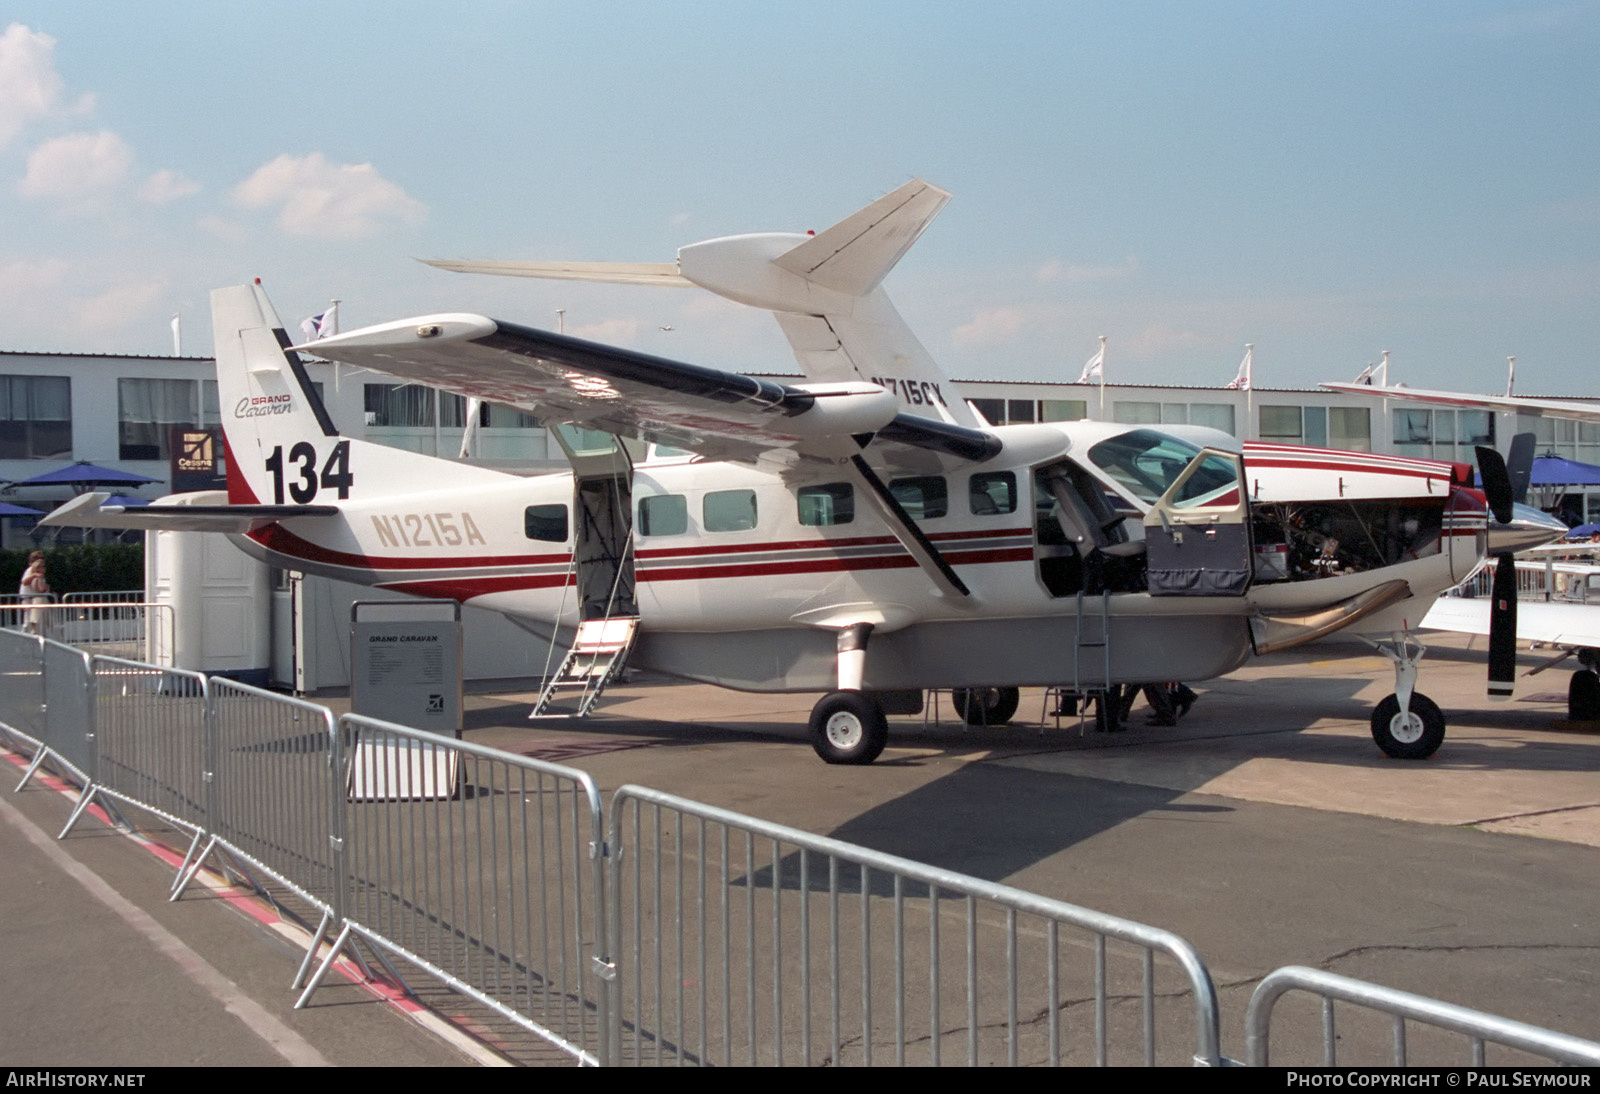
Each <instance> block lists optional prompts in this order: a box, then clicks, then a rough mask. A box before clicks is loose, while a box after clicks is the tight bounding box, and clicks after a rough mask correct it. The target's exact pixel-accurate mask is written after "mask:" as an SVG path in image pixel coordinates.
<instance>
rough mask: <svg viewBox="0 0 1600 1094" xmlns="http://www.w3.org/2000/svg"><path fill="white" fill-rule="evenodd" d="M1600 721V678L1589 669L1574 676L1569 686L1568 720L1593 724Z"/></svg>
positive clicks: (1580, 670) (1581, 670)
mask: <svg viewBox="0 0 1600 1094" xmlns="http://www.w3.org/2000/svg"><path fill="white" fill-rule="evenodd" d="M1597 719H1600V676H1596V675H1595V674H1594V673H1593V672H1591V671H1590V670H1589V669H1579V670H1578V671H1577V672H1575V673H1573V674H1572V682H1571V683H1569V684H1568V685H1567V720H1568V721H1572V722H1593V721H1595V720H1597Z"/></svg>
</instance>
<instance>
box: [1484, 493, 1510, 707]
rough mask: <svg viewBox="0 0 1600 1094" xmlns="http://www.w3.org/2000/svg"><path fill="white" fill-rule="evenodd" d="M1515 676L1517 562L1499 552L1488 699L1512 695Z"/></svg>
mask: <svg viewBox="0 0 1600 1094" xmlns="http://www.w3.org/2000/svg"><path fill="white" fill-rule="evenodd" d="M1485 478H1486V479H1487V476H1485ZM1516 679H1517V565H1516V561H1515V559H1514V558H1513V557H1512V556H1511V555H1496V556H1495V557H1494V593H1493V599H1492V600H1491V601H1490V603H1489V698H1491V699H1502V700H1504V699H1509V698H1511V693H1512V690H1513V688H1514V686H1515V683H1516Z"/></svg>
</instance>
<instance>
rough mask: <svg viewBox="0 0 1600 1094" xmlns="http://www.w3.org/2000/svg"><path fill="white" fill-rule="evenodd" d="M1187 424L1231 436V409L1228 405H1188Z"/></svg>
mask: <svg viewBox="0 0 1600 1094" xmlns="http://www.w3.org/2000/svg"><path fill="white" fill-rule="evenodd" d="M1189 424H1190V425H1203V426H1207V427H1209V428H1211V429H1220V430H1222V431H1223V432H1224V433H1229V434H1233V435H1234V436H1237V435H1238V434H1236V433H1234V429H1233V407H1232V405H1230V404H1228V403H1190V404H1189Z"/></svg>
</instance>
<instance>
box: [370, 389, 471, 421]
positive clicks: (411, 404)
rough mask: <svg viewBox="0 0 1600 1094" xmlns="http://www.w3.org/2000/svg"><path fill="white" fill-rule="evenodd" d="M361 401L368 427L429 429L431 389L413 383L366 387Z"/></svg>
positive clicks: (431, 410)
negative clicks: (362, 401)
mask: <svg viewBox="0 0 1600 1094" xmlns="http://www.w3.org/2000/svg"><path fill="white" fill-rule="evenodd" d="M451 398H459V396H451ZM362 399H363V400H364V407H363V409H365V411H366V417H367V425H368V426H369V427H372V426H376V427H378V428H380V429H382V428H388V427H392V426H405V427H412V428H417V427H430V428H431V427H432V425H433V389H432V388H426V387H418V386H417V385H416V384H367V385H366V388H365V390H364V391H363V392H362Z"/></svg>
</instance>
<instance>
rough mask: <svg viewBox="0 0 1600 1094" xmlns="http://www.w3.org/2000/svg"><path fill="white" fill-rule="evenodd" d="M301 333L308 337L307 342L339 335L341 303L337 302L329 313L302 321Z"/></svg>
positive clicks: (330, 308) (329, 309)
mask: <svg viewBox="0 0 1600 1094" xmlns="http://www.w3.org/2000/svg"><path fill="white" fill-rule="evenodd" d="M300 332H301V333H302V334H304V335H305V336H306V341H308V342H315V341H316V340H317V339H318V338H328V337H330V336H332V335H335V334H338V333H339V302H338V301H337V300H335V301H334V302H333V304H332V305H331V306H330V307H329V308H328V310H327V311H325V312H323V313H322V314H321V315H313V316H310V317H308V318H306V319H302V320H300Z"/></svg>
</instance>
